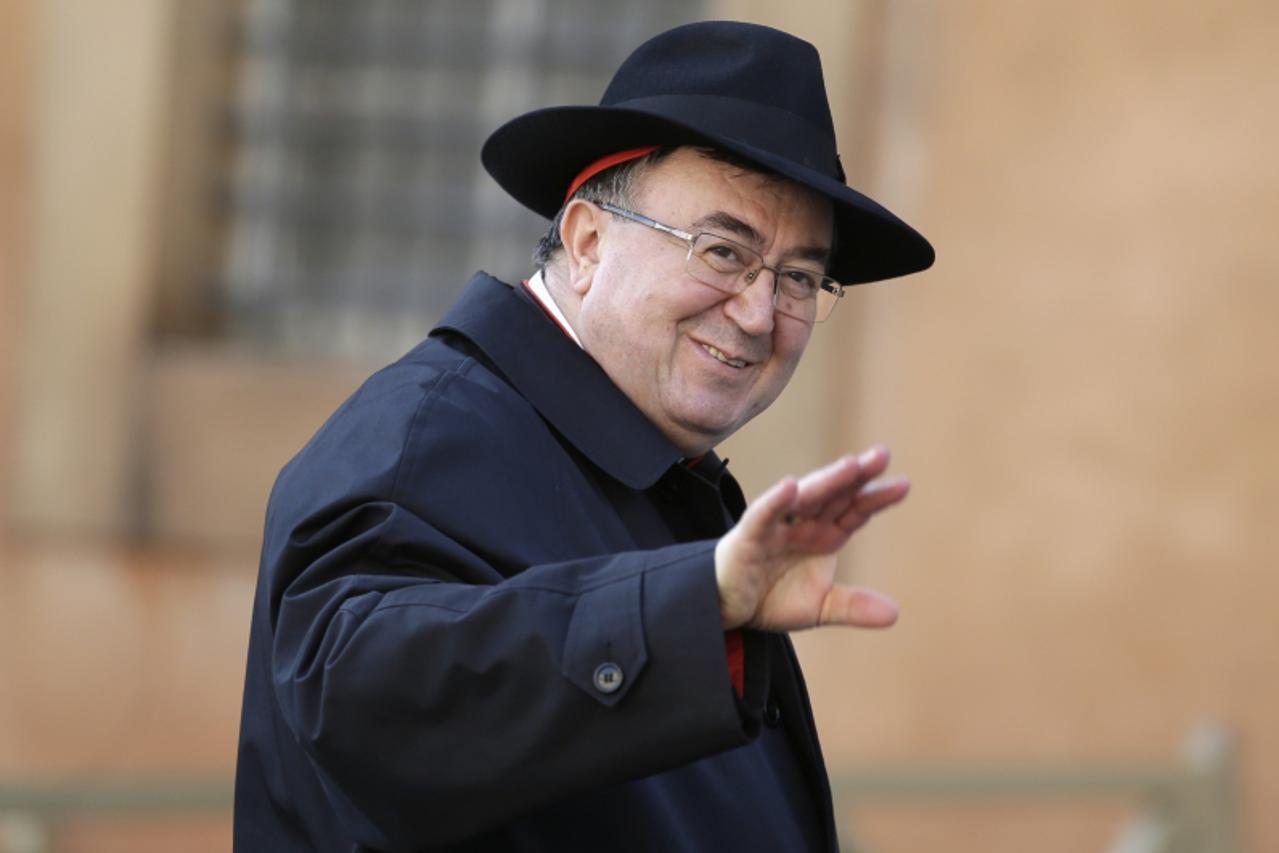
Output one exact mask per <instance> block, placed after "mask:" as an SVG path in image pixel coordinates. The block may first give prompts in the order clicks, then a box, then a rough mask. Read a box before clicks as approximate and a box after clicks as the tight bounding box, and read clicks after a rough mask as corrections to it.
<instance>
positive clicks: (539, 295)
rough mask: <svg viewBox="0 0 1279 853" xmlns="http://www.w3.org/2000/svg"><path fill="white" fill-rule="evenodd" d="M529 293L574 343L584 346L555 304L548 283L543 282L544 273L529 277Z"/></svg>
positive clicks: (536, 273) (539, 271) (539, 272)
mask: <svg viewBox="0 0 1279 853" xmlns="http://www.w3.org/2000/svg"><path fill="white" fill-rule="evenodd" d="M528 290H529V293H531V294H533V298H534V299H536V300H537V301H538V304H540V305H541V306H542V307H543V308H544V309H546V313H548V314H550V315H551V316H552V317H554V318H555V322H557V323H559V324H560V328H561V329H563V330H564V333H565V334H567V335H568V336H569V337H570V338H572V339H573V343H575V344H577V345H578V346H579V347H580V346H582V340H581V338H579V337H578V336H577V332H575V331H573V327H572V326H570V325H569V322H568V318H566V317H565V316H564V312H563V311H561V310H560V306H558V305H556V304H555V299H554V298H553V297H552V296H551V291H550V290H548V289H547V287H546V282H545V281H543V280H542V271H541V270H538V271H537V272H535V273H533V275H532V276H530V277H529V280H528Z"/></svg>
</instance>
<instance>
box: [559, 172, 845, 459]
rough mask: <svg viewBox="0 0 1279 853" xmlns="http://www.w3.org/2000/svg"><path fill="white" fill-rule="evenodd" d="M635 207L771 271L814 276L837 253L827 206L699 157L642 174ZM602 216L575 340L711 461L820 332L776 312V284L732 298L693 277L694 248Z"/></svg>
mask: <svg viewBox="0 0 1279 853" xmlns="http://www.w3.org/2000/svg"><path fill="white" fill-rule="evenodd" d="M632 206H633V208H634V209H635V211H636V212H638V213H641V214H643V215H645V216H648V217H650V218H651V219H654V220H656V221H658V222H661V223H663V224H666V225H670V226H673V227H676V228H681V229H683V230H686V231H689V232H693V233H696V232H698V231H710V232H713V233H716V234H719V235H720V236H723V237H728V238H730V239H733V240H736V241H737V242H739V243H743V244H746V245H749V246H751V247H752V248H754V249H756V250H757V251H759V253H760V254H761V255H763V257H764V262H765V263H766V264H767V265H769V266H772V267H776V266H778V265H780V264H790V263H796V262H797V261H800V260H801V259H808V260H807V264H806V265H807V266H809V267H811V266H813V261H812V260H811V256H812V255H813V254H814V253H815V252H819V251H822V250H827V251H828V250H829V249H830V245H831V235H832V228H833V224H832V223H833V220H832V213H831V206H830V202H829V201H828V200H826V199H825V198H824V197H823V196H821V195H819V194H817V193H815V192H813V191H811V190H809V189H808V188H806V187H802V186H800V185H798V184H794V183H791V182H789V181H783V180H778V179H774V178H768V177H765V176H763V175H759V174H755V173H750V172H743V171H742V170H741V169H740V168H738V167H736V166H732V165H729V164H726V163H720V162H718V161H715V160H712V159H709V158H707V157H706V156H704V155H703V154H700V153H698V152H697V151H696V150H695V149H692V148H680V149H678V150H676V151H674V152H673V153H671V154H670V155H669V156H668V157H666V158H665V159H663V160H661V161H660V162H659V163H658V164H657V165H656V166H654V167H652V168H651V169H649V170H648V171H647V172H646V173H644V174H643V175H642V176H641V178H640V180H639V181H638V184H637V186H636V188H635V190H634V191H633V192H632ZM601 215H602V219H601V221H602V227H601V234H600V242H599V247H598V265H597V266H596V267H595V269H594V271H593V274H591V275H590V276H589V277H588V279H587V280H586V281H587V284H586V285H585V292H584V293H583V295H582V301H581V304H580V309H579V311H578V316H577V322H576V327H577V328H576V331H577V332H578V334H579V336H580V337H581V339H582V343H583V346H584V347H585V348H586V350H587V352H589V353H590V354H591V356H592V357H594V358H595V360H596V361H598V362H599V364H600V365H601V366H602V367H603V368H604V370H605V372H607V373H608V375H609V376H610V377H611V378H612V379H613V381H614V382H615V383H616V384H617V385H618V387H620V388H621V389H622V391H624V392H625V393H626V395H627V396H628V397H630V399H631V400H632V401H633V402H634V403H635V404H636V405H637V406H638V407H639V408H640V410H641V411H643V412H644V414H645V415H647V416H648V418H649V419H650V420H651V421H652V422H653V423H654V424H656V425H657V427H658V428H659V429H661V430H662V432H663V433H664V434H665V435H666V436H667V437H668V438H670V439H671V440H672V442H674V443H675V444H676V445H677V446H678V447H679V448H680V449H681V450H683V451H684V453H686V454H688V455H690V456H691V455H697V454H700V453H704V452H705V451H706V450H708V449H710V448H711V447H714V446H715V445H716V444H718V443H719V442H720V441H722V440H723V439H724V438H726V437H728V436H729V435H731V434H732V433H733V432H735V431H736V430H737V429H738V428H739V427H741V426H742V424H744V423H746V421H748V420H750V419H751V418H752V417H754V416H755V415H757V414H759V413H760V412H761V411H763V410H764V409H765V408H767V407H768V406H769V404H771V403H772V402H773V400H775V399H776V398H777V396H778V395H779V394H780V393H781V391H782V389H783V388H784V387H786V383H787V382H788V381H789V380H790V377H791V374H792V373H794V371H795V367H796V366H797V365H798V364H799V359H800V356H801V355H803V353H804V347H805V346H807V344H808V337H809V335H810V334H811V332H812V327H811V326H809V325H808V324H806V323H804V322H802V321H800V320H796V319H794V318H791V317H788V316H785V315H782V314H775V313H774V312H773V304H772V288H773V275H772V273H768V272H764V273H761V274H760V275H759V276H758V278H757V279H756V280H755V281H754V282H753V283H752V284H751V285H750V286H749V287H747V288H746V290H745V291H743V292H742V293H740V294H737V295H736V296H730V295H726V294H724V293H723V292H721V291H718V290H715V289H714V288H712V287H709V286H707V285H705V284H702V283H701V282H699V281H697V280H696V279H694V278H692V277H691V276H690V275H689V274H688V272H687V271H686V269H685V258H686V256H687V245H686V244H685V243H682V242H681V241H679V240H678V239H677V238H675V237H672V236H670V235H668V234H663V233H661V232H659V231H656V230H654V229H652V228H649V227H646V226H644V225H641V224H638V223H632V222H629V221H627V220H624V219H621V218H617V217H611V216H609V215H608V214H601ZM738 224H740V225H741V226H745V227H744V228H742V227H737V225H738Z"/></svg>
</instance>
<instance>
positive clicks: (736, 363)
mask: <svg viewBox="0 0 1279 853" xmlns="http://www.w3.org/2000/svg"><path fill="white" fill-rule="evenodd" d="M701 347H702V349H704V350H705V351H706V352H708V353H710V356H711V358H713V359H715V360H716V361H718V362H720V363H721V364H727V365H728V366H729V367H735V368H737V369H738V370H740V369H742V368H743V367H746V366H748V365H749V364H750V362H749V361H746V360H745V359H741V358H730V357H729V356H728V353H726V352H724V351H723V350H720V349H716V348H715V347H713V346H711V345H710V344H701Z"/></svg>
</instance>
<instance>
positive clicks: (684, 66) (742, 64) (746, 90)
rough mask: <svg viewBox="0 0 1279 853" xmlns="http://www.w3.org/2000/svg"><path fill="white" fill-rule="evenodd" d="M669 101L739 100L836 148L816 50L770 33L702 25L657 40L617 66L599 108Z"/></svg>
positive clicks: (744, 25) (717, 24)
mask: <svg viewBox="0 0 1279 853" xmlns="http://www.w3.org/2000/svg"><path fill="white" fill-rule="evenodd" d="M668 95H677V96H688V95H692V96H710V97H719V98H734V99H737V100H741V101H747V102H750V103H753V104H757V105H760V106H767V107H771V108H773V109H777V110H782V111H784V112H787V113H790V114H792V115H794V116H798V117H799V118H802V119H804V120H805V121H806V122H808V123H809V124H810V125H811V126H812V129H813V130H816V131H817V132H818V133H820V134H822V135H824V136H826V137H827V139H828V140H829V142H830V144H831V146H832V147H833V144H834V137H835V127H834V122H833V121H832V120H831V114H830V105H829V104H828V103H827V100H826V84H825V81H824V79H823V77H822V65H821V57H820V56H819V55H818V53H817V49H816V48H815V47H813V46H812V45H811V44H809V43H808V42H806V41H804V40H803V39H799V38H796V37H795V36H792V35H789V34H788V33H784V32H782V31H780V30H775V29H772V28H771V27H765V26H760V25H758V24H747V23H741V22H736V21H701V22H698V23H693V24H686V25H684V26H682V27H676V28H675V29H673V30H668V31H667V32H664V33H661V34H659V35H656V36H654V37H653V38H651V39H649V40H648V41H646V42H645V43H644V44H642V45H640V46H639V47H638V48H636V49H635V51H634V52H633V53H632V54H631V55H630V56H629V57H627V59H626V61H625V62H623V63H622V65H621V67H620V68H618V70H617V74H615V75H614V76H613V80H612V82H611V83H609V86H608V88H607V89H606V90H605V92H604V96H603V97H602V98H601V99H600V106H625V105H626V104H627V103H628V102H631V101H638V100H642V99H645V98H652V97H656V96H668Z"/></svg>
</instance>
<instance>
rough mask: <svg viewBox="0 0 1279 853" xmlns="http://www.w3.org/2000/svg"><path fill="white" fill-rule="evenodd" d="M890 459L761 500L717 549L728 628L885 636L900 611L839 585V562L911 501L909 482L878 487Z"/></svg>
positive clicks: (852, 462)
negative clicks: (885, 516) (827, 628)
mask: <svg viewBox="0 0 1279 853" xmlns="http://www.w3.org/2000/svg"><path fill="white" fill-rule="evenodd" d="M887 467H888V451H887V450H886V449H884V448H882V447H872V448H871V449H869V450H867V451H866V452H864V453H862V454H861V455H860V456H852V455H849V456H844V457H841V458H840V459H837V460H836V461H834V462H832V463H831V464H829V465H827V466H826V467H824V468H819V469H817V470H816V471H813V472H811V473H809V474H806V475H805V476H804V477H803V478H801V479H799V480H796V479H795V478H794V477H785V478H783V479H782V480H781V481H780V482H778V483H777V484H775V485H774V486H773V487H772V488H770V489H769V490H768V491H766V492H764V494H762V495H760V496H759V497H758V498H756V499H755V500H754V501H753V502H752V503H751V504H750V506H748V507H747V508H746V512H745V513H744V514H743V515H742V518H741V520H740V521H738V523H737V524H736V525H735V526H734V527H733V529H732V530H730V531H729V532H728V533H726V534H725V535H724V537H723V538H722V539H720V541H719V544H718V545H716V547H715V576H716V580H717V581H718V583H719V600H720V615H721V617H722V620H723V624H724V628H725V629H729V628H738V627H742V626H746V627H751V628H759V629H762V630H768V631H796V630H800V629H803V628H814V627H817V626H819V625H852V626H857V627H863V628H882V627H887V626H889V625H892V624H893V623H894V622H895V621H897V605H896V604H895V603H894V602H893V600H892V599H890V598H888V597H887V596H885V595H883V594H881V593H878V592H875V591H873V590H869V589H865V588H860V587H849V586H843V585H841V584H836V583H835V556H836V554H837V553H838V552H839V549H840V548H842V547H843V546H844V543H846V542H847V541H848V539H849V537H850V536H852V535H853V532H854V531H856V530H857V529H858V528H859V527H861V526H862V525H863V524H865V523H866V522H867V521H869V520H870V518H871V516H873V515H874V514H875V513H877V512H879V511H880V510H882V509H885V508H887V507H890V506H892V505H893V504H895V503H897V502H898V501H900V500H901V499H902V498H904V497H906V492H907V491H908V490H909V488H910V484H909V483H908V482H907V481H906V480H905V478H894V479H888V480H877V479H876V478H877V477H879V476H880V475H881V474H883V473H884V471H885V469H887Z"/></svg>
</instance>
